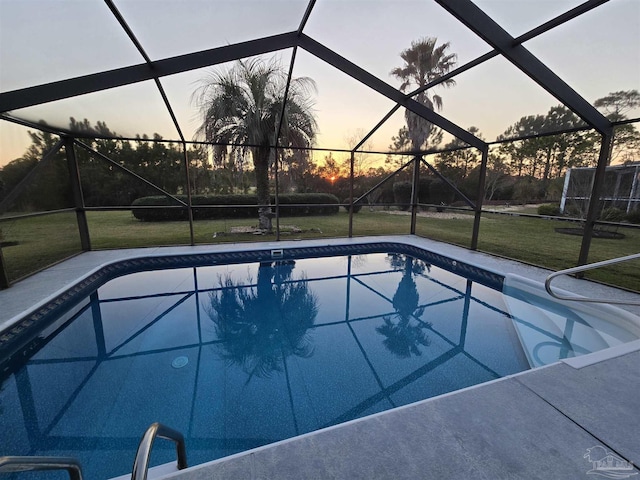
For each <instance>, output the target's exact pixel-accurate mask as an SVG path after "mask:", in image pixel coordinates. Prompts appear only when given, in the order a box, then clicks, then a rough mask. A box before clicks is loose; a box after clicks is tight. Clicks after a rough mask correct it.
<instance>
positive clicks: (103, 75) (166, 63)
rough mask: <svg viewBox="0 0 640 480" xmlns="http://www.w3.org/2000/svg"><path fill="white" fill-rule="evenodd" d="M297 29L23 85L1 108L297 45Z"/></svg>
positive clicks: (0, 100)
mask: <svg viewBox="0 0 640 480" xmlns="http://www.w3.org/2000/svg"><path fill="white" fill-rule="evenodd" d="M297 38H298V32H288V33H282V34H279V35H273V36H271V37H264V38H259V39H257V40H249V41H247V42H241V43H235V44H233V45H226V46H224V47H218V48H212V49H209V50H202V51H199V52H194V53H188V54H185V55H178V56H176V57H171V58H165V59H162V60H157V61H154V62H153V63H143V64H138V65H132V66H130V67H124V68H117V69H115V70H108V71H105V72H100V73H94V74H91V75H83V76H80V77H75V78H70V79H68V80H60V81H57V82H51V83H46V84H43V85H37V86H34V87H28V88H22V89H19V90H13V91H10V92H6V93H2V94H0V112H3V113H4V112H8V111H11V110H16V109H19V108H26V107H31V106H34V105H39V104H42V103H47V102H53V101H55V100H62V99H65V98H71V97H75V96H78V95H84V94H86V93H93V92H98V91H100V90H107V89H109V88H115V87H122V86H125V85H130V84H133V83H138V82H143V81H145V80H153V79H155V78H160V77H165V76H167V75H174V74H176V73H183V72H188V71H189V70H195V69H198V68H204V67H209V66H212V65H218V64H220V63H225V62H231V61H233V60H237V59H240V58H245V57H253V56H256V55H262V54H265V53H271V52H275V51H278V50H284V49H287V48H292V47H295V46H296V45H297Z"/></svg>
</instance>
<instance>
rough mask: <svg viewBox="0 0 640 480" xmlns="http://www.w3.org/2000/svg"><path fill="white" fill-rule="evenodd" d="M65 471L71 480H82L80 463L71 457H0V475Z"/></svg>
mask: <svg viewBox="0 0 640 480" xmlns="http://www.w3.org/2000/svg"><path fill="white" fill-rule="evenodd" d="M33 470H66V471H67V472H68V473H69V478H70V479H71V480H82V468H81V467H80V462H79V461H78V460H76V459H75V458H71V457H0V473H15V472H30V471H33Z"/></svg>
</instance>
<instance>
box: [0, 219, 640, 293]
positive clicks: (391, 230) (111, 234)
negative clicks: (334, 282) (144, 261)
mask: <svg viewBox="0 0 640 480" xmlns="http://www.w3.org/2000/svg"><path fill="white" fill-rule="evenodd" d="M87 217H88V222H89V229H90V232H91V242H92V248H93V249H96V250H98V249H109V248H131V247H150V246H158V245H188V244H189V243H190V235H189V225H188V223H187V222H162V223H155V222H140V221H138V220H136V219H135V218H134V217H133V216H132V215H131V213H130V212H127V211H117V212H88V214H87ZM348 222H349V219H348V215H347V213H346V212H344V211H342V210H341V212H340V213H339V214H337V215H329V216H324V217H315V216H314V217H293V218H283V219H281V222H280V223H281V225H283V226H287V225H295V226H296V227H298V228H299V229H301V230H302V232H301V233H290V232H285V233H283V234H282V235H281V238H282V239H283V240H285V239H310V238H328V237H346V236H348V227H349V223H348ZM255 223H256V221H255V220H252V219H241V220H216V221H199V222H195V223H194V238H195V242H196V243H197V244H207V243H237V242H252V241H263V240H274V239H275V235H264V236H256V235H253V234H250V233H245V234H231V233H230V231H231V227H236V226H252V225H255ZM409 226H410V217H409V216H408V215H391V214H389V213H388V212H382V211H381V212H370V211H368V209H363V210H362V211H360V213H358V214H357V215H355V216H354V230H353V232H354V235H355V236H364V235H389V234H407V233H409ZM559 226H567V224H566V222H560V221H555V220H544V219H537V218H524V217H511V216H505V215H496V214H485V215H483V219H482V222H481V227H480V239H479V250H481V251H484V252H488V253H494V254H498V255H501V256H505V257H509V258H513V259H516V260H520V261H524V262H527V263H531V264H534V265H540V266H543V267H547V268H550V269H553V270H559V269H563V268H569V267H572V266H575V264H576V261H577V258H578V252H579V251H580V243H581V237H578V236H571V235H564V234H560V233H557V232H556V231H555V230H554V229H555V228H556V227H559ZM472 227H473V217H472V216H471V215H456V216H455V218H436V217H419V218H418V222H417V226H416V233H417V234H418V235H421V236H424V237H428V238H433V239H435V240H441V241H444V242H449V243H454V244H457V245H461V246H464V247H469V245H470V243H471V232H472ZM0 228H1V229H2V232H3V234H4V239H3V240H4V241H5V242H11V241H13V242H17V245H15V246H10V247H5V248H3V250H2V251H3V255H4V260H5V264H6V268H7V271H8V274H9V278H10V279H11V280H12V281H14V280H16V279H18V278H20V277H23V276H25V275H27V274H29V273H31V272H34V271H36V270H38V269H40V268H43V267H45V266H47V265H49V264H51V263H54V262H56V261H58V260H61V259H63V258H66V257H68V256H69V255H72V254H74V253H77V252H79V251H80V242H79V238H78V233H77V230H76V226H75V214H74V213H63V214H54V215H48V216H40V217H30V218H24V219H19V220H12V221H3V222H0ZM620 231H621V232H623V233H624V234H625V235H626V237H625V238H624V239H622V240H609V239H599V238H594V239H593V240H592V244H591V251H590V256H589V261H590V262H595V261H600V260H606V259H609V258H615V257H620V256H624V255H630V254H632V253H637V250H638V247H639V246H640V230H639V229H631V228H627V229H620ZM214 234H215V237H214ZM639 267H640V262H628V263H627V264H621V265H618V266H615V267H608V268H603V269H599V270H595V271H593V272H589V273H588V277H589V278H593V279H595V280H598V281H601V282H605V283H609V284H612V285H618V286H621V287H624V288H628V289H631V290H636V291H639V290H640V268H639Z"/></svg>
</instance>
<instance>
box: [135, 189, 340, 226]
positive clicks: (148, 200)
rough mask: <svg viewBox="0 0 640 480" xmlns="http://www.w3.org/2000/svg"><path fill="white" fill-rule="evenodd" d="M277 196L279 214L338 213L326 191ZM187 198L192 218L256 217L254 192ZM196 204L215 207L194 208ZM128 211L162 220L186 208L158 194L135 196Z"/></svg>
mask: <svg viewBox="0 0 640 480" xmlns="http://www.w3.org/2000/svg"><path fill="white" fill-rule="evenodd" d="M176 198H179V199H180V200H182V201H184V202H185V203H186V201H187V197H186V195H176ZM278 199H279V202H280V216H281V217H299V216H303V215H332V214H335V213H338V210H339V209H340V205H339V204H340V201H339V200H338V197H336V196H335V195H331V194H328V193H291V194H287V195H279V196H278ZM191 201H192V205H193V219H194V220H215V219H221V218H257V217H258V205H257V203H258V197H257V196H256V195H193V196H192V197H191ZM323 204H324V205H323ZM199 205H201V206H205V205H206V206H211V207H219V208H197V207H198V206H199ZM290 205H303V206H298V207H296V206H290ZM165 206H171V208H150V209H146V208H137V207H165ZM271 208H272V209H275V198H274V197H271ZM131 212H132V213H133V216H134V217H136V218H137V219H138V220H142V221H143V222H163V221H164V222H166V221H177V220H187V219H188V218H189V216H188V214H187V209H186V207H183V206H181V205H178V204H177V203H176V202H175V201H174V200H173V199H171V198H169V197H165V196H161V195H158V196H151V197H141V198H137V199H136V200H134V201H133V203H132V204H131Z"/></svg>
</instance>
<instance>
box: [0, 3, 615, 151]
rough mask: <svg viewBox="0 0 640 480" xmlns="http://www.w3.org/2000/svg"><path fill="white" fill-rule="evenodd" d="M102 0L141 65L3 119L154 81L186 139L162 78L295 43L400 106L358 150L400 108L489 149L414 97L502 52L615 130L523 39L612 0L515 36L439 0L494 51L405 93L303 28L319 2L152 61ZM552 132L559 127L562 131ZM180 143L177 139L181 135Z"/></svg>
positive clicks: (54, 88) (23, 99)
mask: <svg viewBox="0 0 640 480" xmlns="http://www.w3.org/2000/svg"><path fill="white" fill-rule="evenodd" d="M103 1H104V3H105V4H106V6H107V7H108V8H109V10H110V13H111V14H112V15H113V17H114V18H115V19H116V20H117V21H118V23H119V24H120V25H121V26H122V28H123V29H124V31H125V32H126V34H127V36H128V38H129V41H130V42H131V43H132V44H133V45H134V46H135V48H136V49H137V50H138V52H139V53H140V54H141V55H142V57H143V58H144V63H140V64H135V65H130V66H126V67H122V68H116V69H113V70H106V71H102V72H99V73H93V74H88V75H81V76H77V77H74V78H68V79H65V80H59V81H54V82H50V83H45V84H40V85H35V86H30V87H26V88H19V89H16V90H13V91H7V92H3V93H0V118H1V119H3V120H9V121H16V123H20V119H19V118H17V117H15V116H14V115H12V114H11V113H10V112H12V111H14V110H19V109H24V108H28V107H33V106H36V105H41V104H45V103H49V102H54V101H58V100H63V99H68V98H72V97H76V96H80V95H85V94H90V93H95V92H100V91H103V90H108V89H112V88H117V87H122V86H126V85H132V84H136V83H139V82H144V81H148V80H153V81H154V82H155V83H156V86H157V88H158V90H159V92H160V94H161V96H162V99H163V101H164V104H165V108H166V110H167V111H168V113H169V115H170V116H171V119H172V120H173V124H174V127H175V129H176V131H177V133H178V136H179V137H180V138H179V141H181V142H182V143H185V142H188V140H187V139H185V137H184V135H183V133H182V129H181V126H180V124H179V122H178V120H177V118H176V115H175V113H174V110H173V108H172V106H171V104H170V103H169V100H168V98H167V95H166V93H165V92H164V89H163V86H162V84H161V83H160V80H159V79H160V78H162V77H165V76H169V75H175V74H180V73H184V72H188V71H192V70H195V69H200V68H206V67H211V66H215V65H220V64H223V63H226V62H231V61H234V60H238V59H242V58H247V57H255V56H259V55H263V54H269V53H274V52H279V51H283V50H287V49H290V48H291V49H294V50H295V49H297V47H300V48H302V49H304V50H305V51H306V52H308V53H309V54H311V55H313V56H314V57H316V58H318V59H320V60H321V61H323V62H325V63H327V64H329V65H331V66H332V67H334V68H336V69H337V70H339V71H341V72H342V73H344V74H346V75H348V76H350V77H351V78H353V79H355V80H356V81H358V82H360V83H361V84H363V85H366V86H367V87H369V88H370V89H372V90H374V91H375V92H377V93H378V94H380V95H381V96H382V97H385V98H387V99H389V100H391V101H392V102H394V103H395V106H393V108H392V109H391V111H390V112H389V113H388V114H387V115H385V116H384V117H383V118H382V120H380V121H379V122H378V123H377V125H376V126H375V127H374V128H373V129H372V130H371V131H370V132H369V133H368V134H367V135H366V136H365V137H364V138H363V139H362V140H361V141H360V142H359V143H358V144H357V146H356V147H355V148H353V150H354V151H355V150H357V149H359V148H361V146H362V145H363V144H364V143H365V141H366V140H367V139H368V138H370V137H371V136H372V135H373V133H374V132H375V131H376V130H378V128H379V127H381V125H382V124H384V123H385V122H386V121H387V120H388V119H389V118H390V117H391V116H392V115H393V114H394V113H395V112H396V111H397V110H398V109H399V108H401V107H405V108H406V109H407V110H409V111H412V112H414V113H415V114H417V115H419V116H421V117H422V118H424V119H426V120H427V121H428V122H430V123H432V124H434V125H436V126H438V127H440V128H442V129H443V130H445V131H447V132H448V133H450V134H452V135H453V136H455V137H457V138H458V139H460V140H462V141H463V142H465V143H466V144H468V145H470V146H472V147H475V148H478V149H480V150H485V149H487V148H488V145H490V144H491V143H495V142H486V141H484V140H482V139H480V138H478V137H476V136H475V135H473V134H471V133H469V132H468V131H467V130H465V129H464V128H462V127H460V126H459V125H457V124H455V123H454V122H452V121H450V120H449V119H447V118H446V117H444V116H442V115H440V114H438V113H436V112H435V111H434V110H432V109H430V108H428V107H426V106H425V105H423V104H421V103H419V102H418V101H416V100H414V97H415V95H416V94H417V93H419V92H420V91H423V90H427V89H429V88H432V87H435V86H436V85H438V84H441V83H442V82H445V81H447V80H449V79H452V78H454V77H455V76H457V75H458V74H461V73H463V72H466V71H468V70H472V69H473V68H474V67H476V66H478V65H480V64H482V63H484V62H486V61H487V60H489V59H491V58H494V57H496V56H502V57H504V58H506V59H507V60H509V62H511V63H512V64H513V65H515V66H516V67H517V68H518V69H519V70H520V71H522V72H523V73H525V74H526V75H527V76H528V77H529V78H531V79H532V80H533V81H534V82H536V83H537V84H538V85H539V86H541V87H542V88H543V89H544V90H546V91H547V92H548V93H550V94H551V95H552V96H553V97H555V98H556V99H558V100H559V101H560V102H561V103H562V104H563V105H564V106H566V107H567V108H568V109H570V110H571V111H573V112H574V113H575V114H576V115H578V116H579V117H580V118H581V119H583V120H584V121H585V122H586V124H587V125H588V126H589V127H590V128H593V129H595V130H596V131H598V132H599V133H601V134H610V133H611V131H612V127H613V126H614V124H613V123H612V122H610V121H609V120H608V119H607V118H606V117H605V116H604V115H603V114H602V113H600V112H599V111H598V110H597V109H596V108H595V107H594V106H593V105H592V104H591V103H589V102H588V101H587V100H585V98H583V97H582V96H581V95H580V94H578V93H577V92H576V91H575V90H574V89H573V88H572V87H571V86H570V85H569V84H567V83H566V82H565V81H564V80H562V79H561V78H560V77H559V76H558V75H557V74H556V73H554V72H553V71H552V70H551V69H550V68H549V67H547V66H546V65H545V64H544V63H543V62H542V61H541V60H539V59H538V58H537V57H536V56H535V55H533V54H532V53H531V52H530V51H529V50H528V49H527V48H525V46H524V45H523V42H526V41H528V40H531V39H532V38H535V37H537V36H539V35H541V34H543V33H545V32H547V31H550V30H553V29H555V28H556V27H558V26H560V25H563V24H565V23H567V22H569V21H571V20H573V19H575V18H577V17H579V16H581V15H583V14H585V13H586V12H589V11H591V10H594V9H596V8H597V7H599V6H601V5H603V4H605V3H607V2H608V1H609V0H585V1H584V2H583V3H581V4H579V5H577V6H576V7H574V8H571V9H570V10H568V11H566V12H564V13H562V14H561V15H558V16H556V17H555V18H552V19H551V20H548V21H546V22H544V23H542V24H540V25H538V26H537V27H535V28H533V29H531V30H529V31H527V32H526V33H523V34H521V35H520V36H518V37H514V36H512V35H511V34H510V33H509V32H507V31H506V30H505V29H504V28H503V27H502V26H501V25H499V24H498V23H497V22H496V21H495V20H493V19H492V18H491V16H489V15H488V14H487V13H485V12H484V11H483V10H482V9H481V8H479V7H478V6H477V5H476V4H475V3H474V2H473V0H434V1H435V3H437V4H439V5H440V6H441V7H442V8H443V9H444V10H445V11H447V12H448V13H449V14H451V15H452V16H453V17H454V18H455V19H457V20H458V21H459V22H460V23H462V24H463V25H465V26H466V27H467V28H468V29H469V30H470V31H472V32H473V33H475V34H476V35H477V36H478V37H479V38H481V39H482V40H483V41H485V42H486V43H487V44H488V45H489V46H490V47H492V50H491V51H489V52H487V53H485V54H483V55H481V56H479V57H478V58H476V59H475V60H471V61H469V62H467V63H466V64H464V65H462V66H460V67H458V68H456V69H453V70H451V71H450V72H448V73H447V74H445V75H443V76H441V77H439V78H437V79H435V80H433V81H431V82H429V83H428V84H427V85H426V86H424V87H422V88H420V89H417V90H415V91H413V92H410V93H408V94H407V93H404V92H401V91H400V90H399V89H397V88H396V87H393V86H392V85H390V84H389V83H387V82H385V81H383V80H382V79H381V78H379V77H377V76H375V75H374V74H372V73H370V72H369V71H367V70H366V69H364V68H362V67H361V66H359V65H357V64H356V63H354V62H352V61H351V60H349V59H347V58H345V57H343V56H341V55H340V54H338V53H337V52H336V51H334V50H332V49H330V48H328V47H327V46H325V45H324V44H322V43H321V42H318V41H316V40H315V39H314V38H312V37H311V36H309V35H307V34H306V33H305V29H306V28H307V23H308V21H309V19H310V18H313V17H314V14H315V11H314V7H315V6H316V0H308V2H307V4H306V9H305V11H304V13H303V14H302V15H301V16H300V21H299V24H298V26H297V29H296V30H294V31H289V32H285V33H280V34H276V35H271V36H266V37H262V38H257V39H253V40H248V41H243V42H239V43H235V44H231V45H225V46H221V47H216V48H211V49H207V50H201V51H197V52H192V53H186V54H182V55H177V56H173V57H168V58H162V59H159V60H151V58H150V57H149V55H147V53H146V51H145V49H144V47H143V45H142V42H140V41H139V39H138V38H137V36H136V34H135V32H134V29H132V28H130V26H129V25H128V23H127V21H126V19H125V17H126V15H122V14H121V13H120V12H119V11H118V9H117V7H116V6H115V2H114V1H113V0H103ZM294 28H296V27H294ZM294 61H295V53H294V54H293V55H292V61H291V64H290V65H289V67H290V68H289V77H291V74H292V71H293V62H294ZM34 127H35V128H41V129H42V130H45V131H51V127H47V126H45V125H43V126H42V127H39V126H35V125H34ZM56 130H58V131H60V132H61V133H62V134H72V135H75V134H76V132H68V131H67V130H65V129H64V128H62V129H61V128H58V129H56ZM550 133H562V132H560V131H558V132H550ZM545 135H546V133H545ZM79 136H80V137H81V136H83V135H82V134H80V135H79ZM118 138H120V137H118ZM520 138H521V137H516V138H512V139H511V140H518V139H520ZM522 138H525V137H522ZM176 141H178V140H177V139H176ZM276 144H277V142H276ZM274 145H275V144H274Z"/></svg>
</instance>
